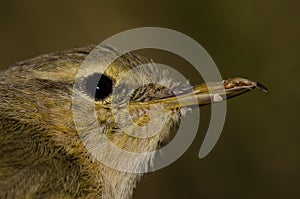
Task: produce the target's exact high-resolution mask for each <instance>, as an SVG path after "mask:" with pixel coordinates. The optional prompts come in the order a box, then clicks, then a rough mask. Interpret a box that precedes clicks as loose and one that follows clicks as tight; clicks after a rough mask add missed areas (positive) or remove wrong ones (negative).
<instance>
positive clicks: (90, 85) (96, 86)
mask: <svg viewBox="0 0 300 199" xmlns="http://www.w3.org/2000/svg"><path fill="white" fill-rule="evenodd" d="M112 89H113V81H112V80H111V79H110V78H109V77H107V76H106V75H104V74H101V73H95V74H93V75H90V76H88V77H87V78H86V80H85V90H86V92H87V94H88V95H89V96H90V97H92V98H93V99H95V100H96V101H99V100H103V99H105V98H106V97H108V96H109V95H110V94H111V93H112Z"/></svg>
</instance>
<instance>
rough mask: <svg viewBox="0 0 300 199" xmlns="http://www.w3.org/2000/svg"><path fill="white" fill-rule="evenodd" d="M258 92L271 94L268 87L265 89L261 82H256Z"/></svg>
mask: <svg viewBox="0 0 300 199" xmlns="http://www.w3.org/2000/svg"><path fill="white" fill-rule="evenodd" d="M255 87H256V88H257V89H258V90H260V91H262V92H264V93H269V89H268V88H267V87H265V86H264V85H263V84H262V83H260V82H256V86H255Z"/></svg>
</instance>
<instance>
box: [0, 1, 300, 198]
mask: <svg viewBox="0 0 300 199" xmlns="http://www.w3.org/2000/svg"><path fill="white" fill-rule="evenodd" d="M299 8H300V3H299V1H296V0H295V1H291V0H285V1H283V0H282V1H279V0H273V1H265V0H253V1H245V0H244V1H237V0H226V1H180V2H179V1H178V2H175V1H129V0H128V1H114V2H112V1H85V2H84V1H68V2H67V1H51V2H50V1H48V2H45V1H44V2H42V1H40V2H37V1H24V2H22V1H6V2H2V5H1V8H0V13H1V17H0V25H1V28H0V39H1V48H0V54H1V61H0V65H1V67H6V66H8V65H9V64H12V63H14V62H16V61H21V60H24V59H27V58H31V57H33V56H36V55H39V54H42V53H46V52H51V51H57V50H62V49H65V48H69V47H75V46H80V45H84V44H89V43H99V42H101V41H103V40H104V39H106V38H108V37H110V36H112V35H114V34H116V33H119V32H121V31H124V30H127V29H131V28H137V27H144V26H159V27H165V28H171V29H175V30H177V31H180V32H182V33H184V34H187V35H189V36H190V37H192V38H194V39H195V40H196V41H198V42H199V43H200V44H201V45H203V46H204V47H205V48H206V50H207V51H208V52H209V53H210V55H211V56H212V58H213V59H214V61H215V62H216V64H217V65H218V67H219V69H220V72H221V73H222V75H223V77H224V78H228V77H233V76H244V77H251V78H252V79H255V80H260V81H261V82H263V83H264V84H265V85H267V86H268V87H269V89H270V90H271V93H270V94H269V95H264V94H262V93H260V92H251V93H248V94H246V95H243V96H241V97H239V98H237V99H234V100H231V101H229V102H228V112H227V119H226V124H225V128H224V131H223V134H222V136H221V138H220V140H219V142H218V144H217V145H216V147H215V148H214V150H213V151H212V152H211V153H210V154H209V156H207V157H206V158H204V159H198V157H197V155H198V151H199V147H200V144H201V142H202V137H203V135H204V134H205V126H206V125H207V122H208V119H203V127H202V128H201V129H200V131H199V133H198V134H199V136H198V137H197V139H196V140H195V141H194V143H193V145H192V146H191V147H190V149H189V150H188V151H187V152H186V153H185V154H184V155H183V156H182V157H181V158H180V159H179V160H177V161H176V162H175V163H173V164H172V165H171V166H169V167H167V168H164V169H162V170H160V171H158V172H155V173H154V174H150V175H147V176H146V177H144V178H143V179H142V181H141V183H140V184H139V185H138V187H137V191H136V193H135V195H134V198H135V199H139V198H143V199H148V198H149V199H150V198H164V199H166V198H173V199H175V198H205V199H212V198H261V199H265V198H295V199H296V198H300V191H299V188H300V132H299V129H298V124H297V122H299V114H298V111H299V106H298V104H299V99H300V95H299V88H298V87H299V77H298V76H299V72H300V68H299V66H300V65H299V63H300V62H299V59H298V57H299V44H300V39H299V35H300V27H299V17H300V14H299ZM156 54H158V53H156ZM158 57H159V56H158ZM161 59H162V61H161V62H166V63H171V64H172V59H171V60H169V61H166V60H167V59H166V58H163V56H162V58H161ZM164 59H165V60H164ZM159 61H160V60H159V59H158V62H159ZM173 63H174V61H173ZM176 63H177V65H178V63H181V62H176ZM174 65H176V64H175V63H174ZM183 65H185V64H184V63H183ZM177 68H178V66H177ZM183 68H184V70H183ZM180 70H183V71H184V74H185V75H186V76H187V77H188V78H190V79H191V81H192V82H194V83H195V82H197V77H196V76H195V75H191V71H190V70H191V69H190V67H189V66H182V67H181V68H180ZM202 110H203V114H202V117H203V118H204V117H205V116H206V118H208V117H209V108H204V109H202Z"/></svg>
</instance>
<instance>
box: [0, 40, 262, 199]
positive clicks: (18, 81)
mask: <svg viewBox="0 0 300 199" xmlns="http://www.w3.org/2000/svg"><path fill="white" fill-rule="evenodd" d="M93 48H94V46H87V47H83V48H76V49H71V50H66V51H63V52H60V53H52V54H47V55H44V56H40V57H37V58H33V59H31V60H27V61H24V62H20V63H17V64H16V65H14V66H12V67H10V68H9V69H8V70H7V71H6V72H5V73H2V76H1V77H0V84H1V87H0V91H1V93H2V94H3V93H5V94H3V96H2V97H1V99H2V103H1V104H0V110H1V118H0V119H1V120H2V121H6V122H7V123H8V124H9V125H7V126H8V127H7V128H9V129H10V130H11V129H13V130H14V131H16V132H17V131H22V132H23V131H24V132H26V134H24V135H27V136H28V137H27V138H26V139H30V140H31V139H36V140H38V141H39V143H41V144H39V145H38V146H37V147H38V149H37V150H35V152H36V153H42V152H44V150H47V151H48V153H49V154H54V155H57V156H59V155H61V156H64V157H66V156H68V157H72V158H75V159H76V161H77V162H79V164H80V165H82V167H81V168H82V170H83V171H82V172H86V173H88V176H89V178H90V179H89V180H90V181H97V182H99V181H100V182H101V184H100V185H99V186H98V188H99V189H101V190H102V194H103V195H106V196H111V197H112V198H127V197H129V196H130V195H131V193H132V189H133V187H134V186H135V182H136V181H137V179H138V178H139V176H140V175H138V174H134V173H132V174H130V173H127V174H126V175H125V174H124V172H122V171H117V170H115V169H114V168H121V170H122V168H123V171H126V168H137V169H138V168H141V167H142V168H144V167H149V166H150V167H151V164H152V161H153V160H154V156H151V157H148V156H141V158H140V159H138V160H135V161H133V160H132V159H130V158H129V159H128V158H127V156H126V155H125V153H127V152H133V153H143V152H151V151H155V150H157V149H158V148H159V147H160V146H162V145H163V144H165V141H166V140H167V137H168V136H169V133H170V131H171V130H173V129H176V127H177V126H178V125H179V123H180V117H181V116H182V115H184V114H185V113H186V112H187V111H188V110H189V109H190V108H191V107H194V106H199V105H200V106H202V105H207V104H211V103H214V102H221V101H224V100H225V99H228V98H232V97H235V96H237V95H240V94H242V93H245V92H247V91H250V90H252V89H254V88H258V89H259V90H262V91H264V92H267V89H266V88H265V87H264V86H263V85H261V84H260V83H257V82H254V81H250V80H248V79H243V78H233V79H228V80H225V81H223V82H218V83H206V84H200V85H197V86H193V87H191V86H188V84H187V82H178V81H176V80H174V79H173V78H172V76H171V75H170V74H169V73H168V72H167V71H165V70H162V69H161V68H159V67H157V66H156V65H155V64H154V63H152V62H151V61H149V60H148V59H146V58H144V57H141V56H138V55H135V54H132V53H126V54H124V55H122V56H120V57H118V59H116V60H114V62H113V63H110V64H109V65H108V66H107V63H106V62H105V60H106V59H107V57H113V56H115V55H116V54H118V51H116V50H115V49H113V48H111V47H107V46H101V47H98V50H100V52H101V58H103V59H100V62H99V61H98V62H93V61H91V62H84V60H85V59H86V57H87V55H88V54H89V53H90V51H91V50H92V49H93ZM145 64H146V65H147V66H146V67H141V65H145ZM82 65H84V67H82ZM3 128H4V127H3ZM19 141H20V143H21V142H22V140H19ZM28 143H31V142H29V141H28ZM108 143H113V146H117V147H111V145H107V144H108ZM31 144H33V142H32V143H31ZM116 148H118V149H122V151H121V152H119V151H117V149H116ZM49 156H50V155H49ZM99 159H100V160H103V159H106V160H107V162H109V164H110V165H109V166H107V165H105V164H103V162H101V161H99ZM111 167H112V168H111ZM62 175H63V174H62Z"/></svg>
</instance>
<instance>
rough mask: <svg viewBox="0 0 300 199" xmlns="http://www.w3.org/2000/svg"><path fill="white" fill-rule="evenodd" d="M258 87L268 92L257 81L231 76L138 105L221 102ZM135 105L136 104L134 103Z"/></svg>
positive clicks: (169, 106)
mask: <svg viewBox="0 0 300 199" xmlns="http://www.w3.org/2000/svg"><path fill="white" fill-rule="evenodd" d="M253 89H258V90H260V91H262V92H264V93H268V92H269V91H268V89H267V88H266V87H265V86H264V85H262V84H261V83H259V82H256V81H252V80H249V79H245V78H240V77H237V78H231V79H227V80H223V81H222V82H210V83H205V84H200V85H197V86H194V87H193V88H192V89H185V90H181V91H179V92H178V93H176V95H174V96H170V97H166V98H163V99H157V100H153V101H148V102H140V103H138V104H139V105H143V106H145V105H146V106H147V105H151V104H160V105H163V106H164V107H165V109H175V108H180V107H185V106H188V107H189V106H191V107H192V106H195V105H199V106H204V105H208V104H212V103H216V102H222V101H225V100H226V99H230V98H233V97H236V96H238V95H241V94H243V93H246V92H248V91H251V90H253ZM136 105H137V104H136Z"/></svg>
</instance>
